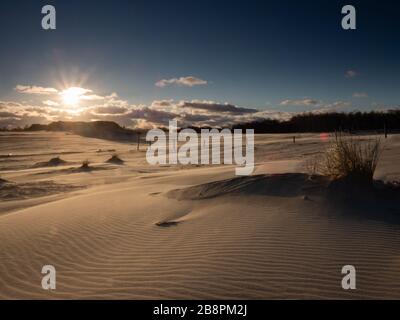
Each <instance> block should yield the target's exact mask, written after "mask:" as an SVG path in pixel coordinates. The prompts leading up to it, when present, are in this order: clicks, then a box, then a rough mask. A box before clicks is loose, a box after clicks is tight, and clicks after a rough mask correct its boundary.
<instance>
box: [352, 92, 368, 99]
mask: <svg viewBox="0 0 400 320" xmlns="http://www.w3.org/2000/svg"><path fill="white" fill-rule="evenodd" d="M353 98H368V94H367V93H365V92H355V93H354V94H353Z"/></svg>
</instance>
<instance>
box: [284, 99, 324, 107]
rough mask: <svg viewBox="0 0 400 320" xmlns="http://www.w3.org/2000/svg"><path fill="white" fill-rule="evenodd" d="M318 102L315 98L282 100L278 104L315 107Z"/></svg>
mask: <svg viewBox="0 0 400 320" xmlns="http://www.w3.org/2000/svg"><path fill="white" fill-rule="evenodd" d="M319 103H320V102H319V101H318V100H315V99H309V98H305V99H300V100H291V99H287V100H283V101H282V102H281V103H280V104H279V105H281V106H296V107H315V106H317V105H318V104H319Z"/></svg>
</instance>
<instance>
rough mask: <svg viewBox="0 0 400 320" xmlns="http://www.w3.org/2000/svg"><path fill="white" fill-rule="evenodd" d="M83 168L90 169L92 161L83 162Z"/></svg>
mask: <svg viewBox="0 0 400 320" xmlns="http://www.w3.org/2000/svg"><path fill="white" fill-rule="evenodd" d="M80 169H82V170H89V169H90V162H89V160H85V161H83V162H82V165H81V167H80Z"/></svg>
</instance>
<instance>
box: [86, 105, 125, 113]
mask: <svg viewBox="0 0 400 320" xmlns="http://www.w3.org/2000/svg"><path fill="white" fill-rule="evenodd" d="M127 111H128V108H125V107H118V106H106V107H96V108H94V109H93V112H94V113H96V114H124V113H126V112H127Z"/></svg>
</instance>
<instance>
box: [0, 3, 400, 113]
mask: <svg viewBox="0 0 400 320" xmlns="http://www.w3.org/2000/svg"><path fill="white" fill-rule="evenodd" d="M45 4H52V5H54V6H55V8H56V10H57V29H56V30H54V31H44V30H42V29H41V25H40V23H41V18H42V14H41V7H42V6H43V5H45ZM345 4H353V5H354V6H355V7H356V9H357V30H350V31H345V30H343V29H342V28H341V18H342V14H341V12H340V11H341V8H342V6H343V5H345ZM399 14H400V5H398V4H396V1H382V0H381V1H368V0H364V1H332V0H322V1H318V2H317V1H309V0H304V1H295V0H292V1H253V0H250V1H244V0H242V1H235V0H233V1H226V0H225V1H223V0H213V1H210V0H202V1H183V0H182V1H181V0H179V1H175V0H171V1H151V0H150V1H149V0H147V1H132V0H131V1H125V0H116V1H111V0H110V1H94V0H85V1H77V0H68V1H66V0H63V1H61V0H60V1H50V0H49V1H20V0H17V1H15V0H13V1H10V0H3V1H1V2H0V15H1V19H0V39H1V43H2V45H1V50H0V101H2V102H3V103H5V102H8V103H9V104H8V105H7V111H11V112H12V110H10V102H16V103H23V104H27V105H31V106H34V107H40V106H43V101H48V100H51V99H52V97H47V98H49V99H46V100H43V98H44V96H43V95H40V96H38V95H35V94H27V92H28V91H27V90H25V91H24V90H16V87H17V86H18V85H20V86H37V87H43V88H55V89H57V90H59V91H60V92H61V91H62V90H65V89H67V88H68V87H81V88H85V89H88V90H91V94H92V95H94V94H96V95H98V96H102V97H106V96H110V95H111V94H112V93H117V95H118V97H119V102H121V101H125V102H126V103H127V105H134V106H141V108H143V106H146V107H149V106H151V105H152V103H153V102H154V101H162V100H168V101H171V100H173V101H176V103H174V104H173V107H174V108H177V104H178V102H182V101H188V102H189V101H208V102H210V101H212V102H214V103H216V104H218V103H219V104H225V103H229V104H232V105H234V106H238V107H247V108H254V109H259V110H261V111H262V110H278V111H281V112H300V111H310V110H314V109H324V108H331V107H332V106H335V104H336V106H338V107H339V109H340V108H342V109H343V110H355V109H360V110H370V109H377V108H385V107H387V108H391V107H396V106H397V105H398V103H399V94H398V91H399V83H400V81H399V80H400V60H399V59H398V57H399V56H400V44H399V40H398V39H399V35H400V20H399V19H398V16H399ZM188 77H193V78H188ZM171 79H172V80H171ZM162 80H169V81H165V82H161V83H163V84H165V85H164V86H160V85H156V84H157V83H158V84H160V81H162ZM188 84H190V86H189V85H188ZM196 84H197V85H196ZM21 91H22V92H21ZM82 100H85V99H82ZM88 100H90V101H92V103H94V100H91V99H87V100H86V104H85V105H84V106H85V107H90V106H89V105H88V103H87V101H88ZM103 100H104V99H103ZM51 101H53V100H51ZM57 103H59V102H57ZM96 103H97V104H96V106H100V104H99V103H98V102H96ZM110 103H111V102H110V101H108V106H109V105H110ZM82 106H83V104H82ZM118 106H120V105H118ZM47 107H49V106H47ZM53 107H55V106H53ZM170 107H171V106H170ZM4 108H5V107H4ZM64 111H65V110H64ZM67 111H68V110H67ZM163 111H166V112H168V110H166V109H165V108H164V109H163Z"/></svg>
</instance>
